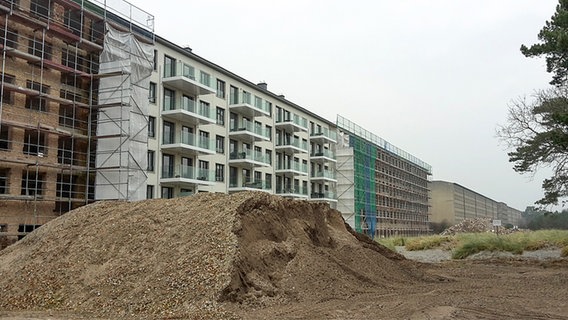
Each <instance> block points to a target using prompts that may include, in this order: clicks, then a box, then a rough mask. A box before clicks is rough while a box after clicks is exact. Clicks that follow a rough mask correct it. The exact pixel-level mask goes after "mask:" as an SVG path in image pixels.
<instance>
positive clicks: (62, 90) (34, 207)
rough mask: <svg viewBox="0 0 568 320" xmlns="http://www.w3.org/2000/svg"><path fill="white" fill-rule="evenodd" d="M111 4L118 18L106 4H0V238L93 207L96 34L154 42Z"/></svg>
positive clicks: (148, 20)
mask: <svg viewBox="0 0 568 320" xmlns="http://www.w3.org/2000/svg"><path fill="white" fill-rule="evenodd" d="M114 2H115V3H122V5H123V7H124V6H128V10H126V11H123V12H126V14H120V13H119V12H118V11H117V10H113V9H111V7H110V6H109V3H107V1H104V2H98V1H92V2H88V1H84V0H73V1H72V0H20V1H7V0H0V50H1V54H2V62H1V65H0V67H1V70H0V84H1V86H0V236H6V235H8V236H12V237H22V236H24V235H25V234H26V233H27V232H30V231H32V230H33V229H35V228H36V227H37V226H40V225H42V224H44V223H45V222H47V221H49V220H51V219H53V218H54V217H56V216H58V215H61V214H63V213H65V212H67V211H69V210H72V209H74V208H77V207H79V206H81V205H85V204H88V203H90V202H92V201H94V200H95V177H96V175H97V167H96V154H97V144H98V141H99V138H98V137H97V127H99V123H98V119H99V116H98V114H99V111H100V110H101V108H100V106H101V101H100V99H101V95H100V94H99V87H100V84H101V83H105V80H103V79H104V78H105V77H110V75H108V74H101V72H99V71H100V63H99V60H100V56H101V53H102V52H103V47H104V46H105V44H104V40H105V32H106V30H105V29H110V28H111V27H112V28H115V29H120V30H122V31H123V32H126V33H130V34H134V33H135V34H136V35H137V39H138V40H139V41H140V42H146V43H148V44H150V45H151V44H152V43H153V40H154V37H153V17H152V16H151V15H149V14H147V13H143V11H141V10H140V9H138V8H136V7H134V6H132V5H130V4H129V3H128V2H126V1H114ZM119 7H120V6H119ZM105 25H107V26H108V27H107V28H105ZM142 85H143V83H142ZM120 90H122V88H120ZM146 90H147V86H146ZM139 91H140V90H139ZM121 95H123V94H122V93H121ZM146 96H147V95H146ZM102 104H105V103H102ZM138 109H143V107H138ZM139 122H140V121H139ZM140 126H141V127H145V123H144V124H142V125H140ZM127 131H128V132H133V131H135V130H132V128H128V130H127ZM135 136H136V135H135ZM142 139H143V136H141V137H140V138H139V137H137V136H136V137H135V138H134V140H136V141H138V140H142ZM144 157H145V155H144ZM129 169H130V167H126V168H121V169H120V170H123V171H124V170H126V171H127V170H129Z"/></svg>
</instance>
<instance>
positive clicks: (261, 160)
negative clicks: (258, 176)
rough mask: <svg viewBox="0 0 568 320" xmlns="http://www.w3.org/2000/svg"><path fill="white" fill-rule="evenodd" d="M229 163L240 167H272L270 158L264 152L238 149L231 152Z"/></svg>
mask: <svg viewBox="0 0 568 320" xmlns="http://www.w3.org/2000/svg"><path fill="white" fill-rule="evenodd" d="M229 164H230V165H233V166H240V167H270V165H271V161H270V159H269V158H268V157H267V156H266V155H265V154H263V153H262V152H257V151H251V150H246V151H236V152H231V153H230V154H229Z"/></svg>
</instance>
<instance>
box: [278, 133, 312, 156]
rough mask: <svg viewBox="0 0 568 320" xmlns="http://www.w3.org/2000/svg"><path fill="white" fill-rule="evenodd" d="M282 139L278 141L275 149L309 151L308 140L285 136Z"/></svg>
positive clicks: (293, 151) (298, 151)
mask: <svg viewBox="0 0 568 320" xmlns="http://www.w3.org/2000/svg"><path fill="white" fill-rule="evenodd" d="M281 140H282V141H280V142H278V143H276V147H275V149H276V150H277V151H282V152H287V153H308V142H307V141H305V140H302V139H299V138H294V137H291V138H284V139H281Z"/></svg>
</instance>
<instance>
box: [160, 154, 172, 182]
mask: <svg viewBox="0 0 568 320" xmlns="http://www.w3.org/2000/svg"><path fill="white" fill-rule="evenodd" d="M173 177H174V156H173V155H170V154H163V155H162V178H173Z"/></svg>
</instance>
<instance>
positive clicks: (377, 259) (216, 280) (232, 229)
mask: <svg viewBox="0 0 568 320" xmlns="http://www.w3.org/2000/svg"><path fill="white" fill-rule="evenodd" d="M359 238H360V239H357V237H355V236H354V235H353V232H352V231H351V230H349V228H348V227H346V226H345V224H344V222H343V219H342V218H341V215H340V214H339V213H338V212H337V211H334V210H331V209H329V207H328V206H327V205H325V204H321V203H310V202H306V201H293V200H287V199H283V198H280V197H277V196H272V195H269V194H266V193H253V192H243V193H238V194H234V195H224V194H212V193H203V194H198V195H195V196H192V197H186V198H177V199H170V200H162V199H157V200H148V201H141V202H135V203H125V202H98V203H95V204H93V205H89V206H86V207H82V208H79V209H77V210H74V211H72V212H69V213H68V214H66V215H64V216H62V217H60V218H58V219H56V220H53V221H52V222H50V223H48V224H46V225H45V226H43V227H41V228H39V229H38V230H37V231H35V232H33V233H32V234H30V235H28V236H27V237H26V238H24V239H23V240H22V241H20V242H18V243H16V244H15V245H12V246H10V247H8V248H7V249H5V250H3V251H0V287H2V291H3V292H2V295H1V296H0V308H1V309H4V310H33V309H35V310H45V309H49V310H69V311H73V312H78V313H82V314H85V313H86V314H90V315H93V316H102V317H111V318H112V317H128V316H132V317H135V318H142V317H156V316H159V317H165V318H174V317H175V318H201V317H209V316H211V317H215V318H224V319H227V318H231V317H233V314H232V313H231V312H229V311H226V310H228V309H233V308H247V307H250V306H253V307H258V306H263V305H270V304H280V303H287V302H292V301H311V300H314V301H322V300H325V299H331V298H334V297H337V296H338V295H339V296H342V295H343V296H345V297H351V296H353V295H356V294H358V293H359V292H365V291H366V290H368V289H370V288H374V290H376V289H377V288H383V289H384V290H385V291H388V292H390V291H392V290H394V289H395V288H396V287H397V285H399V284H402V283H405V284H410V283H412V282H416V281H417V279H421V278H422V277H423V276H422V274H420V273H418V272H417V271H415V270H414V268H412V265H411V263H410V262H408V261H404V260H403V258H402V257H401V256H399V255H397V254H394V253H391V252H390V251H388V250H387V249H385V248H383V247H381V246H379V245H377V244H375V243H374V242H372V241H370V240H368V238H365V237H362V236H359ZM234 302H237V304H235V303H234ZM237 306H238V307H237Z"/></svg>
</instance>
